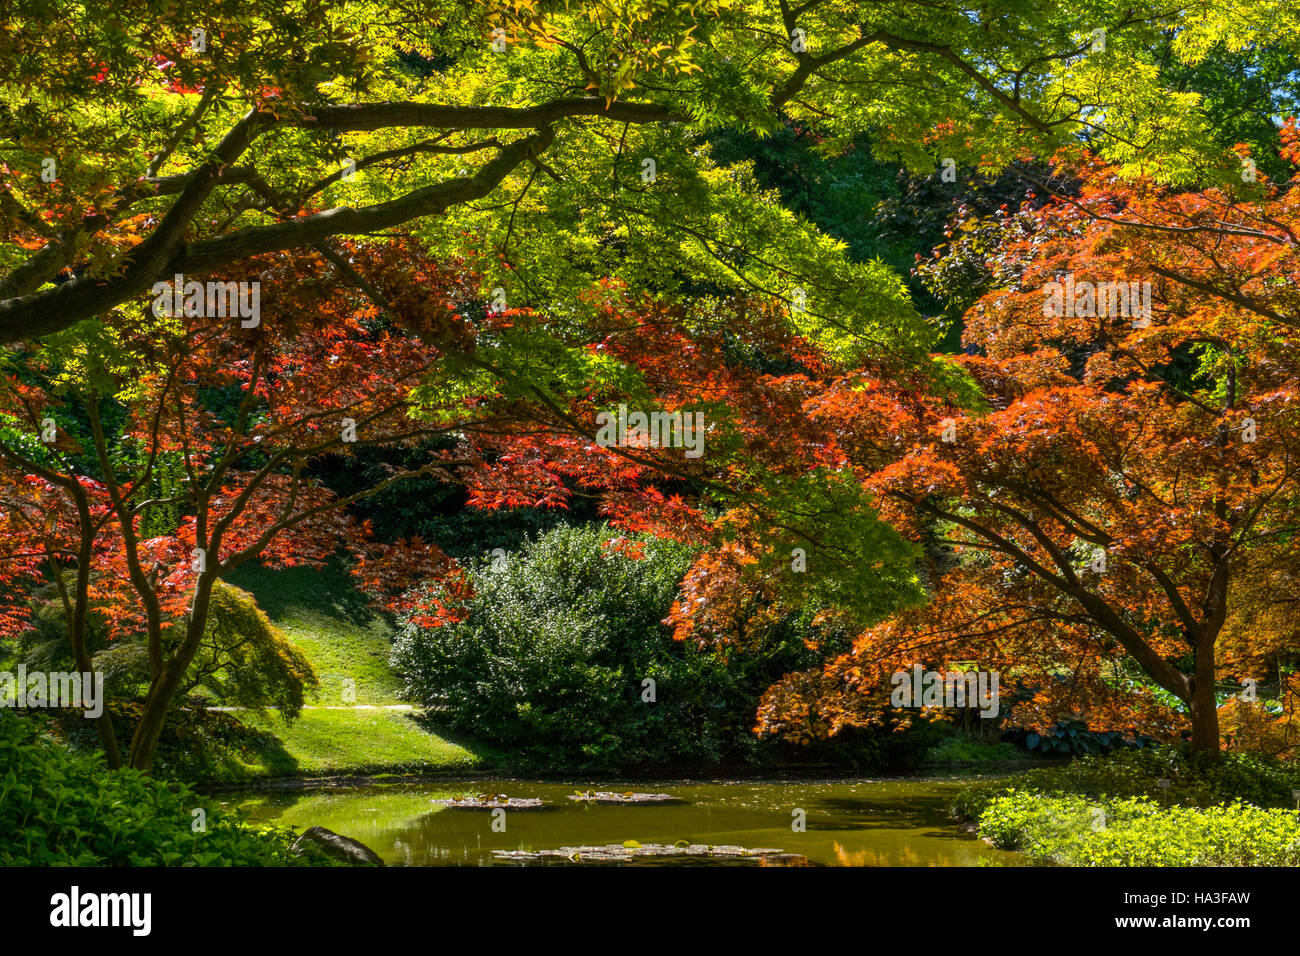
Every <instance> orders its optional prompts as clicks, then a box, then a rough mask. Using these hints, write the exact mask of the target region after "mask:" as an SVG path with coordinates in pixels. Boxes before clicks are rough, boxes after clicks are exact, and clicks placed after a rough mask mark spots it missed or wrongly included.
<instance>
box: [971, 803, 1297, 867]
mask: <svg viewBox="0 0 1300 956" xmlns="http://www.w3.org/2000/svg"><path fill="white" fill-rule="evenodd" d="M979 826H980V833H981V834H982V835H983V836H984V837H985V838H986V839H988V840H989V842H991V843H992V844H993V845H994V846H997V847H1001V848H1002V849H1007V850H1021V851H1023V852H1025V853H1028V854H1029V855H1030V856H1033V857H1036V858H1039V859H1047V860H1051V861H1053V862H1056V863H1062V864H1066V865H1070V866H1295V865H1297V864H1300V820H1297V819H1296V815H1295V813H1294V812H1293V811H1287V810H1265V809H1261V808H1260V807H1254V806H1250V805H1249V804H1244V803H1241V802H1240V801H1238V802H1235V803H1232V804H1230V805H1229V804H1222V805H1219V806H1214V807H1207V808H1197V807H1167V806H1161V805H1160V804H1157V803H1155V802H1154V801H1151V800H1147V799H1144V798H1126V799H1120V800H1101V801H1096V800H1089V799H1087V798H1085V797H1081V796H1054V797H1049V796H1045V795H1043V794H1041V793H1036V792H1029V791H1022V790H1010V791H1007V792H1006V793H1003V794H1001V795H999V796H996V797H994V798H993V799H992V800H991V801H990V802H989V803H988V805H987V806H986V807H985V808H984V811H983V812H982V813H981V815H980V818H979Z"/></svg>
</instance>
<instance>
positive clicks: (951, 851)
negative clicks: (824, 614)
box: [223, 779, 1027, 866]
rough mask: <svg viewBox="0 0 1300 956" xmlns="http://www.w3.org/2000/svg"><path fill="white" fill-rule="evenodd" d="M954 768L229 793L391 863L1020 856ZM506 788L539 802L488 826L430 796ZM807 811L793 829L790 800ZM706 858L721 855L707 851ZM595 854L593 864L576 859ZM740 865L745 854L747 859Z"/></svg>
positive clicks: (891, 860) (1013, 859)
mask: <svg viewBox="0 0 1300 956" xmlns="http://www.w3.org/2000/svg"><path fill="white" fill-rule="evenodd" d="M962 786H964V783H963V782H962V781H960V780H916V779H907V780H876V781H872V780H857V781H836V782H805V781H734V782H733V781H708V782H703V781H684V780H676V781H661V782H657V783H647V782H644V781H639V782H637V783H635V784H629V783H626V782H621V783H610V782H604V783H602V782H600V781H580V782H569V783H555V782H553V781H552V782H535V781H528V780H509V781H502V780H495V781H473V780H467V781H459V782H444V781H439V782H436V783H402V784H387V785H371V786H361V787H342V788H329V789H322V790H309V791H290V792H285V791H269V792H266V791H264V792H255V793H254V792H250V793H240V794H229V795H226V796H225V797H224V798H223V802H224V803H225V804H226V805H228V806H240V807H243V808H245V809H246V810H248V811H249V814H250V816H251V817H252V818H253V819H255V820H261V821H267V822H272V821H273V822H276V823H279V824H282V825H287V826H293V827H295V828H306V827H308V826H312V825H318V826H323V827H327V828H328V829H330V830H333V831H335V832H336V833H341V834H344V835H345V836H349V837H352V838H353V839H356V840H360V841H361V842H362V843H364V844H366V845H367V846H369V847H371V848H372V849H373V850H374V851H375V852H376V853H378V854H379V855H380V856H381V857H383V859H384V862H385V863H387V864H389V865H400V866H493V865H497V866H519V865H521V864H520V863H519V862H517V861H502V860H499V859H496V858H494V857H493V854H492V851H493V850H531V851H535V850H551V849H558V848H560V847H568V846H582V845H588V846H591V845H597V846H600V845H605V844H610V843H623V842H625V841H628V840H635V841H637V842H639V843H641V844H651V843H656V844H674V843H677V842H678V841H680V840H686V841H688V842H690V843H704V844H713V845H724V844H727V845H739V846H744V847H751V848H753V847H763V848H770V849H779V850H782V851H783V852H785V853H793V854H798V855H799V856H800V857H802V858H803V860H801V861H799V862H803V861H806V862H807V863H808V864H811V865H821V866H989V865H992V866H999V865H1011V866H1015V865H1023V864H1024V863H1026V862H1027V860H1026V859H1025V858H1024V857H1022V856H1020V855H1019V854H1016V853H1008V852H1004V851H1001V850H995V849H993V848H992V847H990V846H988V845H987V844H985V843H983V842H982V841H981V840H979V839H977V838H975V837H973V836H971V835H970V834H968V833H966V832H964V831H963V830H962V829H961V828H960V827H959V826H958V824H957V823H956V821H954V820H953V819H952V818H950V817H949V816H948V815H947V813H946V809H945V802H946V800H947V799H948V798H950V797H951V795H952V794H953V793H955V792H956V791H957V790H959V789H960V788H961V787H962ZM577 790H583V791H585V790H611V791H615V792H619V793H622V792H624V791H627V790H634V791H636V792H640V793H669V794H672V795H673V796H675V797H677V798H680V800H681V801H682V802H679V803H673V804H663V805H654V804H642V805H588V804H584V803H579V802H575V801H571V800H569V799H567V798H568V797H569V796H570V795H571V794H573V793H574V792H575V791H577ZM487 792H491V793H500V794H507V795H509V796H510V797H511V798H520V797H540V798H541V799H542V800H543V801H545V803H546V806H544V807H543V808H542V809H539V810H517V811H511V810H507V811H506V814H505V818H504V819H505V832H494V831H493V829H492V819H493V818H492V813H491V812H490V811H487V810H479V811H473V810H455V809H448V808H445V807H442V806H439V805H437V804H434V803H432V801H433V800H434V799H437V798H447V797H459V796H465V795H477V794H481V793H487ZM795 809H801V810H803V811H804V812H805V814H806V829H805V831H804V832H795V831H794V830H793V829H792V824H793V823H794V821H795V819H796V818H795V816H794V814H793V811H794V810H795ZM692 862H694V863H696V864H698V862H699V861H687V860H662V859H659V860H638V861H633V862H631V863H628V864H617V865H633V866H636V865H659V866H663V865H687V864H689V863H692ZM708 862H716V861H715V860H710V861H708ZM578 865H593V864H578ZM736 865H746V866H752V865H754V864H753V863H749V862H747V863H740V864H736Z"/></svg>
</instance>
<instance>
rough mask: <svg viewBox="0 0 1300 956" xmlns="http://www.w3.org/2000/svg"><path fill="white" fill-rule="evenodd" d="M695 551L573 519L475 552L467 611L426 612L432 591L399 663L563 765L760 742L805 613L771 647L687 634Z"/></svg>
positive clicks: (448, 711)
mask: <svg viewBox="0 0 1300 956" xmlns="http://www.w3.org/2000/svg"><path fill="white" fill-rule="evenodd" d="M691 558H692V549H690V548H689V547H687V546H684V545H681V544H676V543H673V542H667V541H660V540H655V539H646V538H643V537H636V538H629V537H626V536H620V535H618V534H616V533H615V532H613V531H612V530H610V529H609V528H608V527H605V526H601V525H585V526H561V527H559V528H556V529H554V530H552V531H549V532H547V533H545V534H543V535H541V536H540V537H538V538H537V539H535V540H533V541H530V542H528V543H527V544H526V545H525V546H524V547H523V548H522V549H521V550H519V551H517V552H514V553H510V554H504V553H503V554H501V555H499V556H498V557H497V558H495V559H491V558H489V559H484V560H481V561H479V562H477V563H475V564H474V565H472V566H471V568H472V569H471V570H470V572H469V577H470V581H471V584H472V590H473V596H472V597H470V598H469V599H468V601H467V602H466V607H465V613H464V616H463V617H462V618H461V619H460V620H458V621H455V622H451V623H446V624H442V625H440V626H427V624H426V620H425V618H424V616H423V615H422V614H421V612H420V610H419V607H420V598H419V597H418V596H417V597H416V598H415V599H414V600H413V603H414V604H415V610H413V611H412V612H410V613H408V614H407V615H406V617H405V619H404V621H403V623H402V627H401V630H400V632H399V635H398V637H397V640H396V642H395V644H394V648H393V657H392V663H393V666H394V667H395V668H396V669H397V670H398V672H399V673H400V674H401V675H402V676H403V678H404V680H405V682H406V689H407V695H408V696H409V697H410V698H411V699H412V700H415V701H418V702H419V703H421V704H424V705H426V706H427V707H428V708H429V712H430V714H431V716H432V717H433V718H434V719H437V720H442V721H445V722H447V723H449V724H450V725H451V726H453V727H456V728H459V729H463V730H466V731H469V732H471V733H473V734H474V736H476V737H478V738H480V739H483V740H487V741H490V742H493V743H497V744H500V745H503V746H507V747H509V748H510V749H511V751H512V752H516V753H519V754H522V755H523V756H524V757H525V758H526V759H529V760H531V761H532V762H533V763H535V764H537V765H539V766H544V767H546V768H548V769H559V768H562V767H565V766H571V767H601V766H613V765H618V766H623V767H628V766H635V765H638V764H650V763H652V762H653V763H654V764H656V765H663V764H665V763H689V762H706V763H707V762H717V761H719V760H724V759H730V760H740V759H745V758H747V757H753V756H755V742H754V740H753V737H752V734H751V733H750V729H751V727H752V725H753V721H754V710H755V707H756V706H757V700H758V695H759V694H760V693H761V692H762V690H763V689H764V688H765V687H766V686H767V683H768V682H770V681H771V680H772V679H774V677H775V676H777V675H779V674H781V673H784V672H785V670H786V669H788V668H789V667H791V666H797V663H798V662H799V661H800V660H801V659H807V658H808V654H807V651H806V650H805V649H804V648H803V646H802V642H801V641H800V639H799V628H798V626H797V624H796V622H793V621H791V622H787V626H786V629H785V641H784V642H783V643H781V644H778V645H776V646H774V647H773V648H770V649H769V650H768V652H767V653H766V654H765V655H763V656H762V657H760V658H756V659H755V658H749V657H747V656H745V655H737V656H736V657H735V658H734V659H732V660H730V661H729V660H728V659H727V658H726V657H724V656H723V655H722V654H721V653H719V652H717V651H709V650H706V649H702V648H699V647H697V646H695V645H693V644H691V643H688V642H677V641H674V640H673V638H672V634H671V631H670V630H669V628H668V627H666V626H665V625H664V624H663V618H664V617H665V615H666V614H667V612H668V609H669V608H670V606H671V605H672V603H673V600H674V597H675V596H676V593H677V583H678V581H679V579H680V578H681V575H682V573H683V572H684V571H685V570H686V568H687V567H688V566H689V564H690V562H691ZM647 681H652V682H653V685H650V684H647V683H646V682H647ZM651 690H653V699H650V695H651Z"/></svg>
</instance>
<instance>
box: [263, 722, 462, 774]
mask: <svg viewBox="0 0 1300 956" xmlns="http://www.w3.org/2000/svg"><path fill="white" fill-rule="evenodd" d="M239 718H240V720H241V721H243V722H244V723H245V724H246V725H248V726H250V727H255V728H257V729H258V730H262V731H265V732H266V733H268V734H270V735H272V736H274V737H275V738H276V740H277V741H278V744H276V745H270V746H267V747H265V748H259V749H258V750H257V751H256V758H255V761H254V763H253V764H252V766H250V768H249V769H250V771H251V772H252V774H253V775H254V776H258V777H286V776H302V777H328V776H336V775H344V774H363V773H364V774H377V773H433V772H439V771H443V770H462V769H473V768H478V767H481V766H482V765H483V763H484V757H483V756H482V755H481V754H480V753H476V752H475V751H472V750H468V749H466V748H465V747H462V746H460V745H459V744H456V743H452V742H451V741H450V740H447V739H446V738H445V737H440V736H438V735H437V734H435V733H432V732H431V731H429V730H427V729H425V728H424V727H422V726H421V725H420V723H419V722H418V720H417V718H416V717H415V716H414V715H412V714H411V713H410V712H409V711H391V710H366V709H347V710H304V711H303V712H302V715H301V716H300V717H299V718H298V719H297V720H295V721H294V722H293V723H292V724H287V725H286V724H285V722H284V721H283V720H281V719H280V718H279V717H278V716H276V715H274V714H267V715H266V716H264V717H263V716H258V715H256V714H240V715H239Z"/></svg>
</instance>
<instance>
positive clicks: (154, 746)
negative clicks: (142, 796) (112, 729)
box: [128, 573, 213, 773]
mask: <svg viewBox="0 0 1300 956" xmlns="http://www.w3.org/2000/svg"><path fill="white" fill-rule="evenodd" d="M212 583H213V579H212V578H209V577H208V575H207V574H206V573H205V574H202V575H200V576H199V581H198V584H197V585H196V586H195V595H194V605H193V607H192V608H191V610H190V616H189V619H188V620H187V621H186V622H185V637H184V639H183V640H182V641H181V645H180V647H178V648H176V650H175V651H173V652H172V653H171V654H170V655H168V657H167V659H166V663H165V664H164V665H163V669H162V672H161V673H160V674H158V675H156V676H155V677H154V679H153V683H151V684H150V685H149V696H148V697H146V698H145V702H144V714H143V715H142V716H141V718H140V724H139V726H137V727H136V728H135V734H134V735H133V736H132V737H131V751H130V756H129V758H128V759H129V766H131V767H133V768H134V769H136V770H140V771H143V772H144V773H148V772H149V771H150V769H151V768H152V767H153V758H154V754H155V753H156V752H157V750H158V741H159V740H160V739H161V738H162V732H163V727H164V725H165V724H166V723H167V715H168V714H169V713H170V712H171V706H172V701H173V700H174V699H175V698H176V692H177V691H178V690H179V689H180V687H181V684H182V683H183V682H184V680H185V674H186V672H187V671H188V670H189V667H190V663H191V662H192V661H193V660H194V655H195V654H196V653H197V652H198V649H199V643H200V641H201V640H202V638H203V631H204V628H205V627H206V625H207V620H208V606H209V601H210V598H211V595H212Z"/></svg>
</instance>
